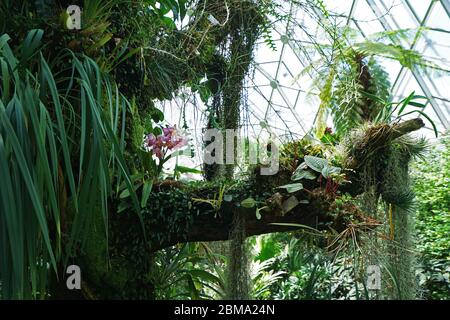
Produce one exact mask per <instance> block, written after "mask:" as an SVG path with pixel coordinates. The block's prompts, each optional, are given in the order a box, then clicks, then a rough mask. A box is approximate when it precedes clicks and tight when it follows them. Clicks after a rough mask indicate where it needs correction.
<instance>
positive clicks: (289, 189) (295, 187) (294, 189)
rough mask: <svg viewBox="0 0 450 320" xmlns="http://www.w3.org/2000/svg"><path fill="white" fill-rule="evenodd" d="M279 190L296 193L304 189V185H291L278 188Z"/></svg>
mask: <svg viewBox="0 0 450 320" xmlns="http://www.w3.org/2000/svg"><path fill="white" fill-rule="evenodd" d="M277 189H286V191H287V192H289V193H294V192H297V191H300V190H302V189H303V184H301V183H290V184H286V185H284V186H280V187H277Z"/></svg>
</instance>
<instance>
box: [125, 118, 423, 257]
mask: <svg viewBox="0 0 450 320" xmlns="http://www.w3.org/2000/svg"><path fill="white" fill-rule="evenodd" d="M423 125H424V123H423V121H422V120H421V119H412V120H407V121H404V122H401V123H395V124H393V125H387V124H382V125H374V126H369V127H367V128H366V129H365V130H364V131H363V136H362V137H361V138H359V139H358V141H359V142H358V144H356V145H354V146H353V147H352V150H351V152H349V153H348V156H349V158H351V159H350V160H349V161H347V167H348V168H351V169H352V170H351V171H348V176H349V180H350V181H351V183H349V184H344V185H341V186H339V187H338V189H337V191H333V192H330V191H329V190H326V188H325V182H322V181H320V180H316V181H305V183H304V186H305V188H304V189H303V190H301V191H298V192H296V193H293V194H288V193H286V192H284V193H283V192H281V191H280V192H278V191H279V189H276V187H278V186H280V185H283V184H286V183H291V181H290V176H291V172H288V171H287V170H286V169H285V168H281V169H280V172H279V173H278V174H277V175H276V176H258V175H251V176H250V177H249V178H248V179H247V180H244V181H241V182H239V183H237V184H234V185H233V184H231V185H230V184H229V185H228V186H227V185H226V184H222V183H220V182H217V183H206V182H199V183H195V184H193V185H182V184H180V183H176V182H173V181H172V182H171V181H165V182H162V183H161V184H159V185H156V186H155V188H154V190H155V192H154V193H153V195H152V198H151V199H150V200H149V203H150V206H149V207H148V208H147V209H146V214H144V218H145V219H146V228H147V232H148V234H149V235H150V236H151V235H155V234H158V235H163V236H158V237H157V239H153V238H152V239H151V241H150V242H151V245H150V246H149V249H150V250H151V251H155V250H159V249H162V248H165V247H168V246H171V245H174V244H177V243H181V242H191V241H219V240H227V239H229V236H230V232H231V227H232V220H233V216H234V213H235V212H237V211H239V213H241V214H244V215H245V220H246V222H245V230H246V231H245V232H246V235H247V236H252V235H259V234H265V233H272V232H284V231H290V230H295V229H298V228H299V227H300V226H292V224H296V225H302V226H304V227H310V228H314V229H324V228H327V227H332V228H333V229H335V230H340V229H341V230H342V229H343V228H345V224H346V217H342V216H339V215H336V213H335V212H336V210H335V209H336V203H335V199H336V197H337V195H338V194H339V193H344V192H347V193H349V194H351V195H352V196H356V195H358V194H360V193H361V192H362V190H363V188H362V187H361V184H362V183H364V181H362V179H361V173H360V172H359V171H358V168H360V167H361V165H362V163H363V162H364V161H366V158H367V157H370V156H371V155H373V154H374V153H375V150H378V152H379V150H383V148H385V147H387V146H389V145H390V144H391V143H392V141H393V140H395V139H397V138H399V137H401V136H403V135H405V134H408V133H410V132H412V131H416V130H418V129H420V128H421V127H423ZM250 198H251V199H253V200H255V203H254V206H252V207H250V208H245V207H244V206H243V205H242V201H243V200H246V199H250ZM349 206H350V207H348V208H346V212H353V213H355V215H353V218H352V219H356V220H358V222H359V223H362V224H365V223H367V225H376V222H375V221H373V220H371V219H370V218H368V217H367V216H365V215H364V213H362V212H361V211H360V210H359V209H358V208H357V207H356V206H354V205H349ZM264 207H265V208H264ZM257 208H259V209H260V210H259V213H260V214H261V218H260V219H258V217H257V214H256V211H257ZM261 208H264V209H261ZM156 211H158V212H156ZM132 216H135V214H134V213H131V212H130V213H128V214H125V215H122V218H121V219H119V220H120V221H121V222H120V223H119V225H120V226H121V228H124V227H125V230H127V231H128V230H129V228H135V230H136V232H139V224H138V223H137V220H136V221H135V219H133V218H131V217H132ZM347 222H348V221H347ZM353 222H354V221H353ZM287 224H291V225H287Z"/></svg>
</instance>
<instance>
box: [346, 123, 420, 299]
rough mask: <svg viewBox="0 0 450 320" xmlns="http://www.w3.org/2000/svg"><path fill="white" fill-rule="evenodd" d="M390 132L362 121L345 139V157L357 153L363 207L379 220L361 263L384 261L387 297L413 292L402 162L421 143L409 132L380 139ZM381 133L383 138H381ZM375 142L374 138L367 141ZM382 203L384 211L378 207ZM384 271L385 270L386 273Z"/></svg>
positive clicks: (417, 152) (406, 186)
mask: <svg viewBox="0 0 450 320" xmlns="http://www.w3.org/2000/svg"><path fill="white" fill-rule="evenodd" d="M391 134H394V131H393V130H392V127H391V126H389V125H385V124H381V125H378V126H371V127H368V126H364V127H362V128H361V129H359V130H356V131H354V132H353V133H352V134H351V135H350V137H349V138H348V139H347V141H346V143H345V145H346V148H347V150H346V158H347V159H349V163H348V164H349V165H351V162H352V161H354V160H356V159H357V162H358V163H359V166H358V168H357V169H358V171H360V172H361V174H360V176H361V178H360V179H361V181H360V184H361V185H362V187H363V191H364V195H363V203H362V205H363V208H364V209H365V210H366V211H367V212H368V213H371V214H372V215H373V216H374V217H375V218H377V219H380V220H381V221H385V223H384V228H383V229H382V232H383V233H384V235H383V236H377V234H376V233H375V234H374V236H375V237H373V239H372V241H371V242H370V243H369V244H368V247H367V248H366V249H367V250H366V251H367V252H368V254H367V256H366V257H365V259H366V264H367V265H368V264H378V265H380V264H381V265H382V266H384V267H385V268H386V269H383V270H385V271H387V272H385V276H384V279H383V288H382V293H383V295H385V296H386V297H387V298H391V299H414V298H415V294H416V292H415V288H416V286H415V275H414V270H413V262H414V255H413V253H412V252H413V243H412V241H411V233H412V230H413V210H412V207H413V201H414V195H413V193H412V190H411V187H410V182H409V172H408V164H409V162H410V161H411V160H412V158H413V157H414V156H418V155H420V154H421V152H423V150H424V148H425V145H426V144H425V141H424V140H423V139H415V138H412V137H410V136H402V137H400V138H397V139H395V140H394V141H393V143H391V144H386V143H385V142H386V140H385V139H386V137H389V136H390V135H391ZM382 137H385V138H382ZM373 142H377V144H375V145H374V144H373ZM380 206H383V207H384V208H386V209H385V211H384V212H383V211H382V210H380ZM386 273H388V275H386Z"/></svg>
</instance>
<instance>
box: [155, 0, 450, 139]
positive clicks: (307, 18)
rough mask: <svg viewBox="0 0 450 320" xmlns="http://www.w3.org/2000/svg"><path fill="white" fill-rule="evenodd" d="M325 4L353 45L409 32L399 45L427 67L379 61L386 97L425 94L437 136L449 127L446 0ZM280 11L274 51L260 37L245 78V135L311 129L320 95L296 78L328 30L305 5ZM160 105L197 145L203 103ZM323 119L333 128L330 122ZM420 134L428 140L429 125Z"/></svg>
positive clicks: (179, 99) (449, 6)
mask: <svg viewBox="0 0 450 320" xmlns="http://www.w3.org/2000/svg"><path fill="white" fill-rule="evenodd" d="M305 3H306V2H305ZM323 4H324V5H325V7H326V9H327V12H328V16H327V20H329V21H333V23H334V27H335V28H349V29H351V30H352V32H353V33H354V34H355V38H356V39H357V40H359V41H364V40H365V39H368V38H370V35H372V34H376V33H385V34H388V33H389V32H391V31H394V30H407V31H408V32H409V34H410V36H409V37H408V39H404V40H403V41H402V43H398V44H399V45H401V46H402V47H403V48H407V49H411V50H415V51H417V52H419V53H421V54H422V55H423V57H424V58H425V59H427V60H428V61H431V62H432V63H433V67H432V68H427V69H426V70H423V69H421V70H419V69H418V68H411V69H408V68H406V67H404V66H402V65H401V64H400V63H398V61H393V60H391V59H389V58H384V57H377V61H379V63H380V64H381V65H382V66H383V67H384V68H385V70H386V71H387V72H388V74H389V80H390V82H391V84H392V90H391V91H392V99H393V101H400V100H401V99H402V98H404V97H406V96H408V95H409V94H410V93H411V92H413V91H414V92H415V94H417V95H421V96H425V97H426V98H427V101H426V107H425V108H424V110H423V111H424V112H425V113H426V114H427V115H428V116H429V117H430V118H431V119H432V121H433V122H434V124H435V125H436V127H437V130H438V132H440V133H443V132H445V131H446V130H448V129H449V128H450V98H449V97H447V96H446V88H448V87H450V73H449V72H448V70H450V61H449V60H448V59H447V57H448V56H450V46H449V45H448V43H450V1H449V0H441V1H432V0H424V1H413V0H353V1H348V0H333V1H331V0H324V1H323ZM279 10H280V11H281V12H282V13H283V14H284V15H285V16H286V17H287V19H280V21H275V22H274V25H273V32H272V35H271V38H272V40H273V43H274V44H275V48H276V49H273V48H270V47H269V46H268V45H267V44H266V43H265V42H264V39H261V41H260V43H259V44H258V47H257V50H256V52H255V62H254V65H253V72H252V73H251V74H250V75H249V77H248V86H247V90H246V93H247V94H246V97H245V99H244V100H245V101H243V104H244V108H243V114H242V119H241V122H242V125H243V130H244V131H245V135H246V136H249V137H258V136H260V135H261V132H264V131H268V130H270V131H271V132H275V133H276V134H277V135H278V136H288V137H291V138H301V137H303V136H305V135H307V134H308V133H310V132H311V129H312V128H313V126H314V124H315V121H316V117H317V111H318V107H319V104H320V99H319V97H318V96H317V95H318V90H317V88H314V87H313V85H312V82H313V81H312V77H310V76H308V74H303V75H302V77H299V74H300V73H301V72H302V70H304V69H305V68H306V67H308V66H309V65H310V64H312V63H314V61H316V60H317V59H318V58H320V53H319V52H318V51H317V46H314V44H316V45H317V44H323V45H327V44H329V41H330V39H329V37H328V36H327V32H326V30H325V28H326V25H325V24H324V23H321V20H323V18H324V16H323V15H324V13H323V12H322V11H320V10H319V9H318V8H317V7H315V6H303V5H302V1H286V2H283V1H280V7H279ZM394 45H395V43H394ZM161 107H162V108H163V109H164V111H165V112H166V114H168V117H167V119H171V120H172V122H175V123H176V122H178V123H179V124H180V125H181V117H183V121H187V123H188V127H189V128H190V130H191V131H192V133H195V134H194V136H196V138H195V139H196V140H197V145H198V146H201V145H202V144H201V137H199V134H200V133H201V127H202V125H201V120H202V119H204V111H205V106H204V104H203V103H202V102H201V100H200V99H199V98H198V96H196V94H193V93H192V92H190V91H189V92H188V91H186V92H184V93H181V94H179V95H178V96H176V97H175V99H173V100H172V101H166V102H162V103H161ZM180 110H183V111H182V112H180ZM186 110H188V112H186ZM407 118H408V117H406V119H407ZM328 122H329V124H330V125H331V121H330V119H329V120H328ZM421 134H423V135H426V136H428V137H430V138H432V137H434V133H433V130H432V126H431V125H430V123H429V122H427V127H426V129H423V130H421Z"/></svg>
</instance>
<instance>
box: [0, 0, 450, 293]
mask: <svg viewBox="0 0 450 320" xmlns="http://www.w3.org/2000/svg"><path fill="white" fill-rule="evenodd" d="M69 2H70V3H69ZM286 2H287V1H271V0H265V1H257V0H245V1H242V0H227V1H221V0H208V1H206V0H161V1H157V0H135V1H127V0H108V1H103V0H78V1H73V3H72V2H71V1H66V0H39V1H27V0H4V1H1V3H0V97H1V100H0V177H1V179H0V180H1V183H2V186H1V188H0V287H1V292H0V297H1V298H6V299H23V298H40V299H47V298H64V297H65V295H66V294H69V295H70V294H71V293H67V290H66V287H65V282H64V280H65V279H64V275H65V268H66V267H67V265H69V264H71V263H75V264H79V265H80V266H81V267H82V270H83V284H82V292H81V293H80V296H81V295H82V296H83V297H84V298H87V299H98V298H107V299H180V298H183V299H224V298H239V299H242V298H254V299H371V298H379V297H378V296H376V295H375V297H374V295H373V294H372V295H371V294H369V292H367V290H365V287H364V271H365V270H364V267H365V265H366V264H367V262H368V256H369V254H367V252H364V250H361V249H360V245H365V244H366V243H365V241H367V240H368V239H370V238H373V239H375V240H374V241H373V243H372V244H375V246H372V247H364V246H363V247H364V248H374V247H376V248H381V249H383V250H384V249H386V248H387V250H384V251H383V252H381V250H380V252H381V253H382V254H384V256H383V255H382V254H380V256H382V257H384V258H386V257H387V258H386V259H385V260H387V263H386V264H385V266H386V268H387V269H388V270H389V272H390V273H391V275H392V278H395V279H393V281H391V280H392V279H391V280H389V281H388V282H389V283H390V285H391V286H390V288H389V290H390V291H391V292H389V293H387V294H385V293H384V292H383V294H384V295H383V296H382V297H390V298H392V297H394V298H404V297H411V296H413V295H414V293H415V292H414V289H415V287H414V283H412V282H413V281H412V280H413V279H412V277H411V274H410V273H404V272H405V270H406V271H409V270H410V269H411V265H412V264H413V263H414V260H413V257H412V255H411V254H410V253H411V252H410V250H408V249H409V247H410V245H411V243H410V236H411V234H410V231H411V226H412V219H411V218H412V211H413V210H412V209H413V207H412V203H413V193H412V192H411V190H410V183H409V179H408V165H407V164H408V163H409V161H410V160H411V159H412V158H413V157H414V156H415V155H417V154H419V153H420V152H421V150H422V147H423V145H424V141H423V140H416V139H413V138H411V137H409V136H406V137H402V138H397V140H395V141H394V142H392V141H388V143H387V144H383V141H381V142H380V141H379V139H378V138H380V137H381V138H385V137H386V132H387V133H388V134H387V136H388V137H389V136H390V135H394V134H395V132H392V131H390V130H392V123H393V122H394V121H397V120H398V119H399V118H400V117H401V116H403V115H408V114H410V112H407V113H404V112H405V108H406V106H414V107H416V108H417V110H415V111H413V112H415V113H419V114H420V115H422V116H423V117H425V118H427V119H429V118H428V116H427V115H426V114H424V113H423V112H422V109H424V108H425V104H422V103H419V102H417V101H416V100H417V99H419V100H424V97H421V96H417V95H415V94H414V93H412V94H411V95H410V96H408V97H407V98H405V99H404V100H402V101H400V102H399V103H392V102H390V98H391V97H390V94H391V93H390V83H389V81H388V76H387V73H386V71H385V70H384V69H383V68H382V66H381V65H380V64H379V63H378V62H377V60H376V58H375V56H379V55H383V54H384V55H387V56H388V57H389V58H392V59H393V60H396V61H398V62H399V63H400V64H401V65H402V66H404V67H407V68H413V67H417V66H426V65H427V62H426V61H424V59H423V57H422V56H421V55H420V54H418V53H417V52H415V51H414V50H409V49H404V48H402V47H400V46H398V45H395V41H396V40H398V39H397V38H396V37H403V36H406V32H405V31H402V30H400V31H398V32H392V33H389V34H388V35H384V34H379V35H378V38H373V39H369V40H367V41H365V42H357V41H355V39H353V38H352V37H351V35H352V30H350V29H348V28H344V30H341V28H339V27H338V26H334V25H333V26H330V25H329V23H331V20H330V21H328V20H327V19H328V18H330V15H329V13H328V12H327V9H326V7H325V5H324V3H323V1H319V0H304V1H302V0H295V1H292V3H291V4H295V5H296V6H299V7H300V8H302V9H303V10H305V12H309V11H311V12H313V11H314V12H316V13H317V10H318V11H320V12H322V13H323V15H324V16H325V18H326V19H324V21H322V19H320V20H321V21H320V24H323V26H325V29H326V30H327V32H328V33H329V34H328V36H330V37H331V39H330V40H331V42H330V43H331V46H329V45H323V44H319V43H314V44H313V46H314V49H316V50H318V51H319V52H320V53H321V55H322V59H321V60H320V61H319V62H318V65H312V66H310V67H307V68H305V70H304V71H303V72H304V73H305V72H310V71H312V70H313V69H314V71H315V72H317V74H315V79H314V84H315V85H317V86H318V87H319V89H320V94H319V97H320V99H321V104H320V106H319V112H318V115H317V123H316V133H317V137H319V138H320V139H318V140H315V139H313V138H309V137H308V138H307V139H303V140H295V141H288V142H287V143H285V144H284V146H283V148H282V150H281V159H280V165H281V168H280V169H281V170H280V172H279V174H278V175H276V176H270V177H262V176H258V175H257V174H255V172H256V171H255V169H257V168H255V167H253V166H252V165H249V166H247V165H246V166H245V169H248V172H247V170H242V171H241V172H239V175H238V174H236V171H237V170H236V169H237V168H236V166H235V165H227V166H224V165H220V166H215V165H213V166H208V165H205V166H204V168H203V169H204V171H203V172H202V171H199V170H197V168H188V167H183V166H181V165H178V163H177V164H176V165H175V169H174V170H173V171H171V172H169V170H167V169H166V168H164V165H165V164H166V161H168V160H170V159H174V158H177V157H178V156H180V153H178V152H175V150H176V149H175V147H174V146H172V147H167V145H168V143H169V142H168V141H164V143H165V148H166V149H165V150H166V151H167V150H170V153H167V154H166V153H165V152H166V151H164V155H163V156H159V155H158V153H156V152H154V150H155V149H158V148H160V149H161V148H162V144H161V145H160V146H159V147H156V144H157V142H154V145H153V146H154V148H153V149H149V148H146V146H145V143H144V141H146V139H147V138H148V137H149V136H151V135H152V136H154V138H155V141H156V140H158V139H159V140H158V142H161V141H163V140H162V139H163V138H167V137H172V138H173V137H179V136H178V134H177V135H175V134H173V135H169V134H165V133H164V134H163V132H165V131H167V130H169V129H170V130H173V132H175V131H176V130H178V129H180V132H181V129H188V122H187V121H186V116H185V115H186V112H191V110H189V109H187V108H188V107H187V106H186V105H188V104H185V105H183V106H182V107H181V108H180V112H181V119H180V123H182V127H183V128H176V126H174V125H173V124H169V123H167V122H166V121H165V119H164V114H163V112H162V111H161V110H159V109H158V108H156V107H155V105H156V103H155V101H156V100H170V99H172V98H174V97H180V96H181V95H184V93H180V91H181V90H180V89H185V88H186V89H188V90H190V92H192V93H195V94H196V95H197V96H198V98H199V99H201V100H202V102H203V103H204V105H205V107H206V112H205V113H204V115H203V116H204V118H203V119H202V120H204V123H203V127H202V129H211V128H215V129H219V130H224V129H239V128H241V127H242V126H243V125H245V121H246V119H242V118H243V115H244V117H246V116H247V114H246V113H249V112H251V111H250V110H247V109H248V104H247V102H246V99H247V92H246V85H247V84H246V81H247V78H248V76H249V75H250V74H251V71H252V66H253V58H254V53H255V48H256V45H257V43H258V41H259V40H261V39H263V41H264V42H265V43H266V44H267V45H268V46H269V47H270V48H271V49H272V50H276V49H277V48H276V46H275V42H274V40H273V38H272V37H273V34H272V23H273V21H285V22H286V23H291V22H292V12H289V13H286V12H284V11H283V10H284V9H285V8H283V4H285V3H286ZM69 4H78V5H80V6H82V7H83V18H82V24H83V25H84V28H83V29H82V30H68V29H67V28H66V27H65V25H64V24H65V21H64V20H65V19H66V18H67V13H66V11H65V8H66V7H67V5H69ZM311 17H316V18H317V16H316V15H314V14H311ZM347 36H348V37H347ZM385 40H389V41H387V42H386V41H385ZM301 50H307V48H306V46H305V48H302V49H301ZM313 74H314V72H313ZM324 75H326V76H324ZM183 99H184V97H183ZM194 104H195V103H194ZM328 111H329V112H331V114H332V115H333V121H334V129H335V130H334V131H335V133H333V130H331V129H330V130H326V126H325V123H326V122H325V120H326V119H325V118H326V115H327V112H328ZM368 122H373V124H368ZM431 124H432V125H433V127H434V123H432V122H431ZM355 128H356V130H354V131H351V134H348V133H350V130H353V129H355ZM190 129H192V130H194V129H195V130H197V128H190ZM246 129H247V128H246ZM435 131H436V130H435ZM336 133H337V134H336ZM346 134H348V135H347V138H344V136H345V135H346ZM180 136H181V135H180ZM182 138H183V139H184V137H182ZM183 139H182V140H183ZM249 141H250V140H249V139H247V143H248V144H250V142H249ZM170 142H171V143H173V144H174V145H175V144H176V145H177V144H178V143H174V142H173V141H172V140H170ZM161 143H162V142H161ZM191 147H192V145H191ZM449 147H450V139H449V138H445V139H443V147H439V148H436V149H433V151H432V152H431V153H430V155H428V157H431V158H433V159H439V162H440V165H437V164H435V163H431V162H429V161H428V162H427V161H423V162H419V164H418V165H417V170H416V172H415V176H416V179H415V185H414V188H415V192H416V193H417V195H418V208H417V209H418V213H417V221H418V223H417V228H416V229H417V234H418V237H419V238H418V245H419V246H418V248H419V251H420V254H421V256H420V259H419V261H420V268H419V270H418V279H419V284H420V285H421V287H422V288H423V292H422V295H423V297H426V298H432V299H443V298H449V292H450V280H449V274H450V260H449V259H450V258H449V253H448V248H449V247H450V240H449V237H448V235H449V234H450V227H449V225H450V217H449V215H450V212H449V208H450V198H449V193H450V192H449V189H448V185H449V184H450V181H449V177H450V167H449V163H450V153H449ZM271 148H272V146H270V148H269V147H268V148H267V151H268V153H272V149H271ZM160 149H159V150H158V151H159V152H161V150H160ZM172 149H173V150H172ZM186 149H188V148H186ZM269 149H270V150H269ZM193 150H194V148H191V149H189V152H187V153H191V155H192V153H193ZM235 151H236V150H234V151H233V152H235ZM172 152H173V153H172ZM356 160H357V161H356ZM352 161H356V163H358V164H359V166H358V167H352V166H351V163H352ZM356 171H359V172H358V174H359V176H358V177H359V178H360V179H361V180H363V181H357V180H354V181H350V180H347V179H351V177H353V175H354V174H355V175H356ZM183 173H203V174H204V177H205V180H206V181H200V182H193V181H183V182H180V181H178V180H180V179H179V178H180V177H181V176H182V174H183ZM281 181H282V182H283V183H281ZM278 182H280V183H278ZM292 182H293V183H292ZM286 183H289V184H286ZM352 183H355V184H356V185H359V187H360V188H361V190H359V191H357V192H356V193H358V192H359V193H363V194H364V195H363V196H362V197H356V196H354V195H350V193H346V192H345V191H343V189H344V188H342V190H341V189H340V188H341V187H348V189H350V188H351V184H352ZM295 196H299V198H298V199H297V198H295ZM283 197H285V198H283ZM287 197H289V199H292V198H294V199H295V201H298V200H300V202H297V203H296V204H295V205H294V207H295V206H297V205H298V204H300V203H302V204H303V205H306V204H308V205H309V204H310V202H309V201H311V202H312V201H314V205H315V206H310V208H311V210H312V213H313V214H314V215H315V216H314V218H316V223H315V225H314V226H315V228H312V227H309V229H308V228H306V229H305V230H303V231H301V232H295V233H280V234H271V235H264V236H257V237H252V238H250V239H249V240H247V239H246V238H247V235H246V234H245V231H246V229H245V222H246V221H245V220H246V219H247V218H248V217H249V216H245V214H247V213H249V215H251V218H253V219H257V220H261V216H262V215H264V214H265V212H270V213H276V214H274V215H275V216H276V217H280V216H283V217H284V215H286V214H287V213H289V212H290V211H291V210H292V208H290V209H289V210H287V209H286V211H285V207H283V205H284V204H285V202H282V200H284V199H286V198H287ZM380 200H382V202H380ZM392 208H393V209H392ZM392 212H394V218H393V220H392V217H391V219H390V220H391V221H389V219H388V215H389V213H390V214H391V215H392ZM199 215H205V216H208V217H214V219H217V220H213V223H216V221H219V220H220V222H221V223H223V225H224V226H226V228H227V229H224V230H227V232H228V231H229V230H231V232H230V236H229V238H230V239H231V240H232V241H231V242H230V243H208V244H207V243H188V244H186V243H185V244H180V243H178V242H185V241H186V237H187V234H188V231H189V230H190V229H191V228H192V227H193V224H194V223H195V219H196V218H198V216H199ZM323 217H327V218H329V219H325V220H324V221H325V223H323V222H322V221H320V222H319V221H318V220H319V218H323ZM208 221H209V223H210V225H211V220H208ZM262 221H264V219H263V220H262ZM275 224H276V223H275ZM230 226H231V227H230ZM196 227H198V226H196ZM228 227H230V228H229V229H228ZM290 227H293V226H292V225H291V226H290ZM294 227H301V228H303V227H304V226H302V225H294ZM394 227H395V230H394ZM270 230H273V229H270ZM283 230H286V229H283ZM289 230H291V229H289ZM319 230H320V231H319ZM206 231H207V230H205V233H206ZM264 232H267V230H264ZM389 233H390V234H389ZM252 234H258V233H257V232H254V233H252ZM223 238H226V237H225V236H223V237H222V238H221V239H223ZM195 239H197V238H195ZM380 239H381V240H380ZM175 243H178V244H177V245H175V246H173V247H169V248H167V246H168V244H170V245H173V244H175ZM397 243H399V244H400V245H396V244H397ZM161 248H164V249H162V250H159V249H161ZM377 253H378V251H377ZM386 253H388V254H386ZM392 257H393V258H392ZM391 258H392V259H391ZM399 258H401V259H399ZM396 259H397V260H396ZM400 260H401V261H400ZM384 262H386V261H383V263H384ZM392 283H394V284H392ZM394 291H395V292H394ZM397 291H399V292H397Z"/></svg>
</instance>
